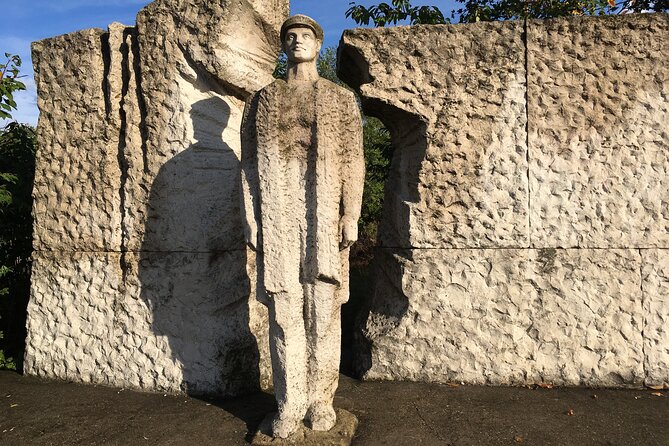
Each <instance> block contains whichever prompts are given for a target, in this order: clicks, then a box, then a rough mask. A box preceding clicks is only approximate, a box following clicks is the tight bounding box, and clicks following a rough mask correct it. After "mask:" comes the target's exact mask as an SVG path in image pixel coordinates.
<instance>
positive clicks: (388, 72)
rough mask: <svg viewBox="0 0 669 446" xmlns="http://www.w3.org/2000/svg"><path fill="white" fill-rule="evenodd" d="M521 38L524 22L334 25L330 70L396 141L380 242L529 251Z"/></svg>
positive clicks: (420, 246) (418, 245)
mask: <svg viewBox="0 0 669 446" xmlns="http://www.w3.org/2000/svg"><path fill="white" fill-rule="evenodd" d="M522 35H523V24H522V22H506V23H499V22H496V23H477V24H474V25H468V26H461V25H444V26H413V27H393V28H383V29H356V30H352V31H345V32H344V35H343V37H342V43H341V46H340V56H339V57H340V65H339V75H340V77H341V78H342V79H344V80H345V81H346V82H348V83H349V85H352V86H355V87H359V89H360V92H361V94H362V101H363V108H364V110H365V112H366V113H368V114H372V115H375V116H379V117H380V118H382V120H383V121H384V123H386V125H387V126H388V128H389V129H390V131H391V134H392V137H393V144H394V146H395V147H396V148H397V149H396V150H395V155H394V159H393V162H392V167H391V174H390V178H389V180H388V183H387V188H386V198H385V202H384V204H385V212H386V213H385V216H384V221H383V223H382V226H383V227H382V228H381V242H382V244H383V245H384V246H389V247H401V248H408V247H416V248H452V247H460V248H472V247H516V248H521V247H527V246H528V243H529V241H528V181H527V162H526V155H527V153H526V152H527V147H526V140H527V136H526V110H525V77H526V76H525V51H524V43H523V40H522Z"/></svg>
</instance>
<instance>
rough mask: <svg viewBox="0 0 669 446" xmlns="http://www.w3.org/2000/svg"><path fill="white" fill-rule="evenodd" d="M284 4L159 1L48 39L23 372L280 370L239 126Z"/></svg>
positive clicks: (117, 375) (218, 381) (183, 377)
mask: <svg viewBox="0 0 669 446" xmlns="http://www.w3.org/2000/svg"><path fill="white" fill-rule="evenodd" d="M287 13H288V2H287V1H286V0H266V1H261V0H255V1H251V2H249V1H246V0H242V1H234V2H233V1H214V0H188V1H177V0H158V1H155V2H153V3H151V4H150V5H148V6H147V7H146V8H145V9H144V10H142V11H141V12H140V13H139V15H138V19H137V26H136V27H126V26H124V25H121V24H116V23H115V24H112V25H110V27H109V30H108V31H107V32H104V31H102V30H88V31H82V32H79V33H74V34H69V35H66V36H61V37H56V38H53V39H47V40H44V41H41V42H37V43H35V44H34V56H33V60H34V61H35V71H36V80H37V84H38V92H39V98H40V99H39V105H40V111H41V115H40V122H39V134H40V137H39V138H40V152H39V154H38V162H37V165H38V168H37V180H36V184H35V193H34V195H35V208H34V209H35V210H34V214H35V222H36V223H35V224H36V230H35V240H36V244H35V246H36V249H37V252H36V253H35V257H36V268H35V270H34V272H33V285H32V296H33V297H32V300H31V303H30V306H29V311H28V325H29V330H28V332H29V334H28V342H27V343H28V348H27V351H26V372H27V373H31V374H38V375H41V376H46V377H58V378H65V379H69V380H75V381H87V382H94V383H105V384H113V385H119V386H130V387H137V388H142V389H160V390H167V391H173V392H180V391H189V392H195V393H218V394H223V395H232V394H237V393H240V392H243V391H247V390H249V389H254V388H258V387H259V386H265V387H266V386H267V385H268V384H269V379H270V366H269V353H268V346H267V327H266V323H267V322H266V321H267V311H266V309H265V308H264V307H263V306H262V305H260V304H259V303H257V302H256V301H255V294H254V291H253V290H252V289H251V287H250V283H251V282H255V267H254V261H253V259H254V253H253V252H250V251H249V252H248V253H247V250H246V249H245V247H244V244H243V237H242V230H241V218H240V216H239V213H240V212H239V207H240V203H239V198H238V197H239V186H238V184H239V171H240V164H239V163H240V161H239V159H240V142H239V127H240V123H241V115H242V108H243V104H244V100H245V99H246V97H247V96H248V95H249V94H250V93H251V92H253V91H255V90H257V89H259V88H261V87H262V86H264V85H265V84H266V83H268V82H270V81H271V79H272V77H271V73H272V71H273V69H274V61H275V58H276V52H277V49H278V43H279V39H278V34H279V29H278V27H279V26H280V23H282V21H283V20H284V18H285V17H286V15H287ZM247 260H248V262H247ZM59 312H62V314H61V313H59ZM59 345H67V346H70V347H67V348H54V346H59Z"/></svg>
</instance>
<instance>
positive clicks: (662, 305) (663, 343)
mask: <svg viewBox="0 0 669 446" xmlns="http://www.w3.org/2000/svg"><path fill="white" fill-rule="evenodd" d="M641 255H642V258H643V307H644V308H643V309H644V316H645V323H644V331H643V334H644V348H645V353H646V363H645V366H646V384H647V385H652V386H658V385H664V386H667V387H669V249H648V250H645V249H644V250H641Z"/></svg>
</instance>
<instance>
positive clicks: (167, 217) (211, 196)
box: [123, 0, 288, 252]
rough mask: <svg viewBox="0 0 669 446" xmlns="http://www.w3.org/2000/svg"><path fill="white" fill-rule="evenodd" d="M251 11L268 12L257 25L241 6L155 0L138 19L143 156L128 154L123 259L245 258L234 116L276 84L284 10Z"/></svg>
mask: <svg viewBox="0 0 669 446" xmlns="http://www.w3.org/2000/svg"><path fill="white" fill-rule="evenodd" d="M254 3H255V4H258V5H261V4H262V5H264V7H263V11H264V10H265V8H267V7H268V5H269V4H272V5H274V7H273V9H271V11H270V12H271V14H270V15H269V16H262V15H261V14H259V13H258V11H256V10H254V9H253V7H252V5H251V4H250V3H249V2H247V1H245V0H242V1H213V0H188V1H182V0H161V1H156V2H153V3H151V4H149V5H148V6H147V7H146V8H144V9H143V10H142V11H141V12H140V13H139V14H138V16H137V35H138V37H137V38H138V43H139V48H141V51H140V53H139V54H138V55H137V56H136V57H137V58H138V62H139V65H140V66H141V75H140V78H141V91H142V95H141V102H140V104H138V106H139V107H140V108H142V107H143V108H144V109H145V112H144V113H140V114H139V115H140V117H141V119H142V129H143V134H142V138H143V139H142V145H141V149H140V147H137V146H132V147H128V149H127V150H126V152H127V169H126V172H125V173H126V175H127V176H126V178H125V181H124V184H123V191H124V196H125V197H126V201H125V209H126V216H127V218H125V219H124V221H123V225H124V231H125V233H126V234H127V240H126V241H125V243H126V247H127V249H128V250H131V251H135V250H144V251H147V250H148V251H197V252H206V251H212V250H213V251H217V250H229V249H244V244H243V237H242V231H241V217H240V215H241V212H240V210H239V197H240V192H239V187H238V186H239V182H240V179H239V171H240V163H239V158H240V137H239V129H240V127H241V116H242V111H243V109H244V100H245V99H246V97H247V96H248V95H249V94H250V93H252V92H254V91H257V90H259V89H260V88H262V87H263V86H265V85H266V84H268V83H269V82H271V81H272V80H273V78H272V76H271V73H272V71H273V70H274V66H275V60H276V55H277V52H278V44H279V32H278V27H279V26H280V23H281V22H282V21H283V19H284V17H285V15H286V14H287V5H288V2H287V1H285V0H284V1H282V2H277V1H276V0H271V1H269V2H267V3H266V2H260V1H256V2H254ZM279 3H280V4H281V5H283V6H280V7H279V6H277V4H279ZM277 23H278V24H277ZM142 104H143V105H142ZM132 107H133V105H131V108H132ZM184 216H188V218H187V221H186V222H184ZM184 226H186V230H184Z"/></svg>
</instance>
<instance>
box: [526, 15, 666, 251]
mask: <svg viewBox="0 0 669 446" xmlns="http://www.w3.org/2000/svg"><path fill="white" fill-rule="evenodd" d="M625 28H627V29H625ZM621 39H622V40H621ZM527 49H528V74H529V81H528V90H527V97H528V111H529V116H530V120H529V132H530V139H529V141H530V146H529V150H530V162H531V168H530V187H531V190H532V192H531V211H530V218H531V221H532V245H533V246H535V247H550V246H559V247H565V248H571V247H583V248H609V247H639V248H647V247H667V246H669V187H667V172H669V150H667V149H669V128H668V127H667V121H668V120H669V101H667V97H668V96H669V65H668V64H667V60H669V16H667V15H666V14H652V15H647V14H640V15H634V16H630V17H625V18H624V19H620V18H618V17H603V18H598V19H589V18H574V19H568V20H567V19H560V20H549V21H545V22H534V21H532V22H529V23H528V48H527Z"/></svg>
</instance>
